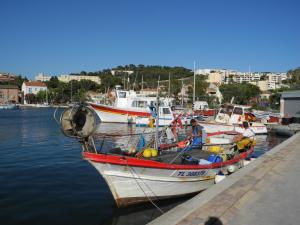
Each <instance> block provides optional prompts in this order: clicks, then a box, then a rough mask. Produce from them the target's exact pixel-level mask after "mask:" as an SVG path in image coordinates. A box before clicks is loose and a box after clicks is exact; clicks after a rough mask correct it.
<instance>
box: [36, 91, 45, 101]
mask: <svg viewBox="0 0 300 225" xmlns="http://www.w3.org/2000/svg"><path fill="white" fill-rule="evenodd" d="M36 100H37V102H39V103H43V102H46V101H47V91H43V90H41V91H39V92H38V93H37V94H36Z"/></svg>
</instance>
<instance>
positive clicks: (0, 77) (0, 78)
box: [0, 72, 15, 82]
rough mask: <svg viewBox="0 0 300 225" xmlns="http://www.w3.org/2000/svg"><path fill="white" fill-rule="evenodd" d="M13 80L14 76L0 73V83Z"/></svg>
mask: <svg viewBox="0 0 300 225" xmlns="http://www.w3.org/2000/svg"><path fill="white" fill-rule="evenodd" d="M14 79H15V75H12V74H10V73H1V72H0V82H1V81H12V80H14Z"/></svg>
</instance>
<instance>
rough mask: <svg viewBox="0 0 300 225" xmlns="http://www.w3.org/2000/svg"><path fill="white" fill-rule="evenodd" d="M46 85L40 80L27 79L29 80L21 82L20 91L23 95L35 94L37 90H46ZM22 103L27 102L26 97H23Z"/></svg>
mask: <svg viewBox="0 0 300 225" xmlns="http://www.w3.org/2000/svg"><path fill="white" fill-rule="evenodd" d="M46 90H47V86H46V84H45V83H43V82H41V81H29V82H23V84H22V92H23V94H24V97H25V96H26V95H27V94H35V95H36V94H37V93H38V92H39V91H46ZM24 104H27V102H26V99H25V98H24Z"/></svg>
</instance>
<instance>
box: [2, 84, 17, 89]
mask: <svg viewBox="0 0 300 225" xmlns="http://www.w3.org/2000/svg"><path fill="white" fill-rule="evenodd" d="M0 89H19V87H18V86H16V85H0Z"/></svg>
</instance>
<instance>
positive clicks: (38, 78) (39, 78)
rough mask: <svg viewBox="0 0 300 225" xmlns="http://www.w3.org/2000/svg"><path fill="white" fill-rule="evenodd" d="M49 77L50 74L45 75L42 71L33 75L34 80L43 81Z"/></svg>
mask: <svg viewBox="0 0 300 225" xmlns="http://www.w3.org/2000/svg"><path fill="white" fill-rule="evenodd" d="M50 79H51V76H46V75H45V74H43V73H39V74H38V75H36V76H35V80H36V81H42V82H45V81H49V80H50Z"/></svg>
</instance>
